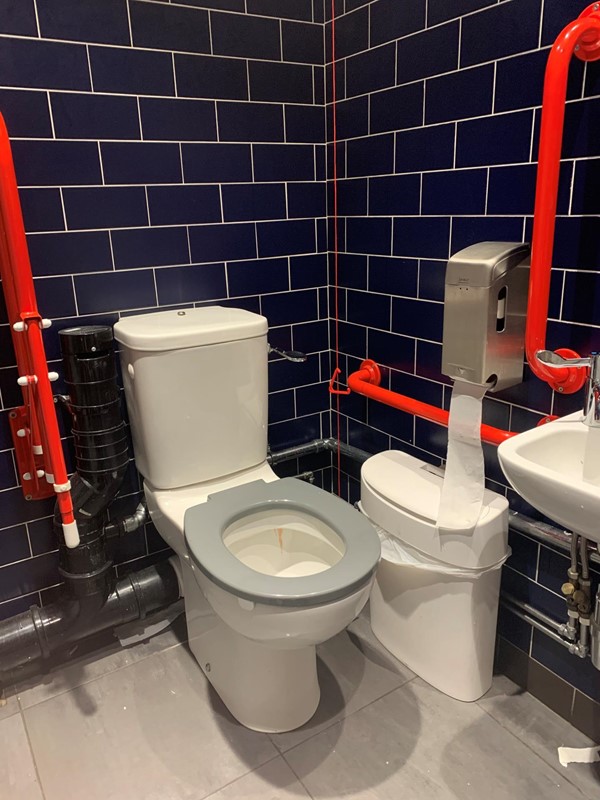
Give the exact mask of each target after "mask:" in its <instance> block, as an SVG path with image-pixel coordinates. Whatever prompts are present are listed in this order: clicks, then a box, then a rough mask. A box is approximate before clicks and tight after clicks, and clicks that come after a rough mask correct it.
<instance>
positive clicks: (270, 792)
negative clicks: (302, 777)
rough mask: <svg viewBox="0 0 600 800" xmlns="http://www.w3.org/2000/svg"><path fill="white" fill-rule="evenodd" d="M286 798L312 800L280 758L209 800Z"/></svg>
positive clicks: (213, 795)
mask: <svg viewBox="0 0 600 800" xmlns="http://www.w3.org/2000/svg"><path fill="white" fill-rule="evenodd" d="M284 797H299V798H310V795H309V794H308V792H307V791H306V789H305V788H304V787H303V786H302V784H301V783H300V782H299V781H298V779H297V778H296V776H295V775H294V773H293V772H292V770H291V769H290V768H289V767H288V765H287V764H286V763H285V761H284V760H283V758H282V757H281V756H280V757H279V758H276V759H274V760H273V761H269V763H268V764H265V765H264V766H263V767H259V768H258V769H257V770H255V771H254V772H251V773H250V774H249V775H244V777H243V778H238V779H237V781H234V782H233V783H230V784H229V786H226V787H225V788H224V789H220V790H219V791H218V792H215V794H211V795H210V798H209V799H208V800H242V798H243V800H281V798H284Z"/></svg>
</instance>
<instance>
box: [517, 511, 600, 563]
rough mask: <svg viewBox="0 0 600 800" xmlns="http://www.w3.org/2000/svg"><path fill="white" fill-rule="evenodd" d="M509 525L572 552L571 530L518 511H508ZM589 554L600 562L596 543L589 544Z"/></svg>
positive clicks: (596, 561) (592, 558)
mask: <svg viewBox="0 0 600 800" xmlns="http://www.w3.org/2000/svg"><path fill="white" fill-rule="evenodd" d="M508 525H509V527H510V528H512V529H513V530H515V531H517V532H518V533H524V534H525V535H526V536H531V538H532V539H537V540H538V541H540V542H542V543H544V544H551V545H553V546H554V547H559V548H560V549H561V550H565V551H566V552H568V553H570V552H571V547H572V542H573V538H574V537H573V536H572V535H571V533H570V532H569V531H565V530H560V529H559V528H555V527H554V526H553V525H549V524H548V523H547V522H541V521H540V520H535V519H532V518H531V517H528V516H527V515H526V514H521V513H519V512H518V511H509V512H508ZM588 556H589V559H590V561H593V562H594V563H595V564H600V553H598V549H597V548H596V547H595V546H594V545H592V546H591V547H589V546H588Z"/></svg>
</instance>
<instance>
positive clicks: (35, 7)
mask: <svg viewBox="0 0 600 800" xmlns="http://www.w3.org/2000/svg"><path fill="white" fill-rule="evenodd" d="M37 3H38V0H33V12H34V14H35V27H36V30H37V35H38V37H39V38H41V36H42V34H41V29H40V17H39V14H38V9H37Z"/></svg>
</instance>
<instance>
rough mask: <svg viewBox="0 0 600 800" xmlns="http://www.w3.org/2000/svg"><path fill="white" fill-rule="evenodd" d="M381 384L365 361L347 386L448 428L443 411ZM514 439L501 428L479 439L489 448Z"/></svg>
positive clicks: (376, 369) (486, 427)
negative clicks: (491, 445)
mask: <svg viewBox="0 0 600 800" xmlns="http://www.w3.org/2000/svg"><path fill="white" fill-rule="evenodd" d="M380 383H381V372H380V371H379V367H378V366H377V364H376V363H375V362H374V361H371V360H370V359H367V360H366V361H363V362H362V364H361V365H360V369H359V370H357V371H356V372H353V373H352V374H351V375H350V376H349V378H348V386H349V387H350V389H352V391H353V392H356V393H357V394H362V395H364V396H365V397H368V398H370V399H371V400H377V401H379V402H380V403H384V404H385V405H386V406H392V408H397V409H399V410H400V411H407V412H408V413H409V414H414V415H415V417H421V418H422V419H427V420H429V421H430V422H435V423H436V424H437V425H445V426H446V427H447V426H448V418H449V413H448V411H446V410H445V409H443V408H438V407H437V406H432V405H430V404H429V403H423V402H421V401H420V400H415V399H414V398H412V397H407V396H406V395H404V394H399V393H398V392H392V391H391V390H390V389H383V388H382V387H381V386H380V385H379V384H380ZM511 436H516V434H515V433H511V432H510V431H503V430H502V429H501V428H493V427H492V426H491V425H482V426H481V438H482V440H483V441H484V442H488V443H489V444H500V443H501V442H504V441H506V439H510V438H511Z"/></svg>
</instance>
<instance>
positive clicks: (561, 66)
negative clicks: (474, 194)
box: [525, 3, 600, 394]
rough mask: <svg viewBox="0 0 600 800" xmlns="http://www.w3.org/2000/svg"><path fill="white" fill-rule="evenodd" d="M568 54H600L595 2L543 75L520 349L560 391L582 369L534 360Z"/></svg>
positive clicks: (542, 317)
mask: <svg viewBox="0 0 600 800" xmlns="http://www.w3.org/2000/svg"><path fill="white" fill-rule="evenodd" d="M573 55H576V56H577V57H578V58H580V59H581V60H583V61H596V60H598V59H600V3H593V4H592V5H591V6H588V7H587V8H586V9H585V10H584V11H583V12H582V13H581V14H580V16H579V17H578V19H576V20H575V21H574V22H571V23H570V24H569V25H567V26H566V28H565V29H564V30H563V31H562V33H560V34H559V36H558V38H557V39H556V41H555V42H554V45H553V47H552V50H551V51H550V55H549V57H548V64H547V66H546V75H545V79H544V97H543V102H542V121H541V128H540V144H539V155H538V170H537V182H536V190H535V210H534V217H533V237H532V243H531V271H530V277H529V301H528V309H527V328H526V333H525V352H526V355H527V361H528V363H529V366H530V367H531V370H532V371H533V373H534V374H535V375H537V377H538V378H541V379H542V380H544V381H547V382H548V383H549V384H550V386H551V387H552V388H553V389H554V390H555V391H560V392H563V393H564V394H571V393H573V392H576V391H577V390H578V389H581V387H582V386H583V384H584V382H585V379H586V372H587V370H585V369H575V368H572V367H571V368H568V367H566V368H564V369H548V368H547V367H545V366H544V365H543V364H541V363H540V362H539V361H538V360H537V358H536V353H537V352H538V351H539V350H546V323H547V321H548V299H549V296H550V274H551V269H552V251H553V248H554V229H555V223H556V203H557V196H558V179H559V172H560V156H561V149H562V139H563V127H564V119H565V103H566V99H567V81H568V77H569V65H570V63H571V58H572V56H573ZM557 352H558V353H559V354H560V355H563V356H564V357H566V358H577V353H574V352H573V351H571V350H566V349H561V350H558V351H557Z"/></svg>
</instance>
